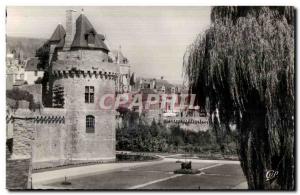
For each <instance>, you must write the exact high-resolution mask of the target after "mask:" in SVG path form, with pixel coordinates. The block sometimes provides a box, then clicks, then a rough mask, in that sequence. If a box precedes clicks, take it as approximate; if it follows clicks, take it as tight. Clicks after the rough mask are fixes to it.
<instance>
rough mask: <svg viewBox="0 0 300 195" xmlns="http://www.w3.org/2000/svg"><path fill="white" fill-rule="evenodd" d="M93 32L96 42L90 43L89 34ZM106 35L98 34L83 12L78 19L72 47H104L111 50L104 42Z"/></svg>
mask: <svg viewBox="0 0 300 195" xmlns="http://www.w3.org/2000/svg"><path fill="white" fill-rule="evenodd" d="M90 33H91V34H93V35H94V36H95V39H94V40H95V42H94V44H93V45H88V40H87V35H88V34H90ZM104 40H105V38H104V36H103V35H101V34H98V33H97V32H96V30H95V29H94V27H93V25H92V24H91V22H90V21H89V20H88V19H87V17H86V16H85V15H83V14H81V15H80V16H79V17H78V18H77V20H76V33H75V36H74V40H73V42H72V45H71V48H91V49H103V50H106V51H109V49H108V47H107V46H106V45H105V43H104V42H103V41H104Z"/></svg>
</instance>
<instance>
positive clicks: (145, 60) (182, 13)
mask: <svg viewBox="0 0 300 195" xmlns="http://www.w3.org/2000/svg"><path fill="white" fill-rule="evenodd" d="M67 9H74V10H77V12H75V13H74V17H75V18H77V17H78V16H79V15H80V14H81V13H84V14H85V15H86V16H87V18H88V19H89V20H90V22H91V23H92V25H93V26H94V28H95V30H96V31H97V33H101V34H104V35H105V36H106V44H107V45H108V46H109V48H110V49H111V50H113V49H118V48H119V47H120V46H121V51H122V53H123V54H124V55H125V56H126V57H127V58H128V59H129V62H130V64H131V65H132V71H133V72H135V75H137V76H142V77H151V78H152V77H154V78H160V77H161V76H163V77H164V78H165V79H167V80H168V81H170V82H172V83H182V63H183V55H184V53H185V51H186V48H187V47H188V46H189V45H190V44H191V43H193V41H194V40H195V39H196V37H197V35H199V34H200V33H203V32H204V31H205V30H206V29H207V28H208V26H209V24H210V10H211V8H210V7H199V6H198V7H197V6H195V7H126V6H123V7H36V6H35V7H7V19H6V32H7V35H8V36H15V37H29V38H45V39H48V38H50V36H51V35H52V33H53V31H54V30H55V28H56V26H57V25H58V24H62V25H63V26H64V27H65V15H66V14H65V10H67Z"/></svg>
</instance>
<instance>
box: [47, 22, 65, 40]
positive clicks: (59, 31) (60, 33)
mask: <svg viewBox="0 0 300 195" xmlns="http://www.w3.org/2000/svg"><path fill="white" fill-rule="evenodd" d="M65 35H66V31H65V29H64V27H63V26H62V25H61V24H59V25H57V27H56V29H55V31H54V32H53V34H52V36H51V38H50V39H49V41H52V42H60V41H61V40H62V39H64V37H65Z"/></svg>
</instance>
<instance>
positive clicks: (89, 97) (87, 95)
mask: <svg viewBox="0 0 300 195" xmlns="http://www.w3.org/2000/svg"><path fill="white" fill-rule="evenodd" d="M94 94H95V88H94V87H93V86H85V92H84V100H85V103H94V99H95V95H94Z"/></svg>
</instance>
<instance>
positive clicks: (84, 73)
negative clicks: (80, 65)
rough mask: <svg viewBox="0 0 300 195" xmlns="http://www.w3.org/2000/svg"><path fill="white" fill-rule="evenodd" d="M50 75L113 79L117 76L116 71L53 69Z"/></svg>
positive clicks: (58, 77) (56, 76)
mask: <svg viewBox="0 0 300 195" xmlns="http://www.w3.org/2000/svg"><path fill="white" fill-rule="evenodd" d="M52 75H53V77H54V78H57V79H61V78H75V77H76V78H92V77H95V78H99V79H109V80H115V79H116V78H117V77H118V73H116V72H106V71H97V70H92V71H90V70H53V71H52Z"/></svg>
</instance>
